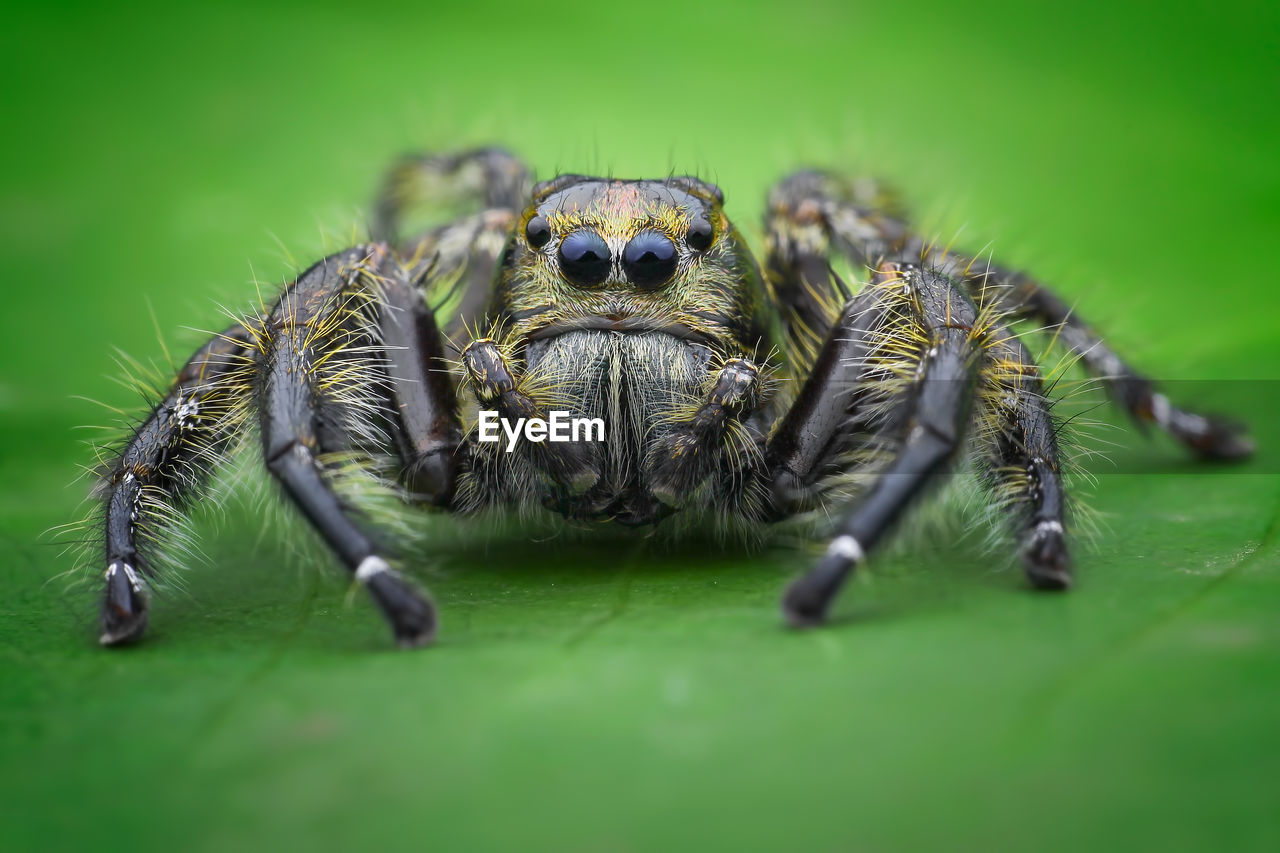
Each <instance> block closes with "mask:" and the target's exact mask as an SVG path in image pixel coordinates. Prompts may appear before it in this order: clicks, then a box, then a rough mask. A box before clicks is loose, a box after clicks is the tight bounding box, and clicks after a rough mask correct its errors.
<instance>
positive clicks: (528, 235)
mask: <svg viewBox="0 0 1280 853" xmlns="http://www.w3.org/2000/svg"><path fill="white" fill-rule="evenodd" d="M524 236H525V239H526V240H528V241H529V245H530V246H532V247H533V248H535V249H541V248H542V247H543V246H545V245H547V243H549V242H551V226H550V225H548V224H547V220H546V219H544V218H542V217H541V216H535V217H533V218H532V219H530V220H529V224H528V225H526V226H525V227H524Z"/></svg>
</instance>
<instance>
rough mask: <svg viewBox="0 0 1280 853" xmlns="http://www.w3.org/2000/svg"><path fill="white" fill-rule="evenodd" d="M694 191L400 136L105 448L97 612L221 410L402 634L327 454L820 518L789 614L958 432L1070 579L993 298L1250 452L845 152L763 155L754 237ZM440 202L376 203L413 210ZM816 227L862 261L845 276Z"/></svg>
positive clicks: (427, 610) (1048, 463)
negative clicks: (561, 429)
mask: <svg viewBox="0 0 1280 853" xmlns="http://www.w3.org/2000/svg"><path fill="white" fill-rule="evenodd" d="M723 201H724V199H723V196H722V194H721V192H720V190H719V189H718V188H717V187H715V186H713V185H712V184H709V183H706V182H704V181H701V180H698V179H696V178H691V177H672V178H667V179H665V180H635V181H633V180H614V179H605V178H592V177H586V176H583V175H561V176H559V177H557V178H554V179H553V180H550V181H545V182H542V183H538V184H534V183H533V182H532V180H531V178H530V173H529V171H528V169H526V168H525V166H524V165H522V164H521V163H520V162H519V161H518V160H516V159H515V158H514V157H512V156H511V155H510V154H507V153H506V152H504V151H501V150H497V149H480V150H474V151H468V152H464V153H460V154H453V155H444V156H422V157H410V158H406V159H405V160H404V161H402V162H401V163H400V164H399V165H398V166H397V167H396V168H395V169H393V170H392V172H391V174H390V176H389V178H388V181H387V183H386V186H385V189H384V192H383V194H382V196H381V199H380V201H379V204H378V207H377V211H376V219H375V226H374V231H375V233H374V241H373V242H370V243H369V244H367V245H362V246H357V247H355V248H352V249H349V250H347V251H343V252H338V253H337V254H334V255H330V256H329V257H327V258H325V259H324V260H322V261H320V262H319V263H317V264H316V265H315V266H313V267H311V268H310V269H308V270H306V271H305V272H304V273H302V275H300V276H299V277H298V278H297V280H296V281H294V282H293V283H292V284H290V285H288V287H286V288H285V290H284V292H283V293H282V294H281V296H280V297H279V298H278V300H276V301H275V303H274V304H273V305H271V306H268V307H266V308H265V309H263V311H261V312H260V313H258V314H257V315H255V316H251V317H248V318H246V319H244V320H242V321H241V322H239V323H237V324H235V325H233V326H232V327H231V328H229V329H227V330H226V331H224V332H223V333H221V334H219V335H216V336H214V337H213V338H212V339H211V340H210V341H209V342H208V343H207V344H205V345H204V346H203V347H202V348H201V349H200V350H199V351H198V352H197V353H196V354H195V355H194V356H193V357H192V358H191V360H190V361H188V362H187V363H186V365H185V366H184V367H183V368H182V369H181V371H180V372H179V373H178V375H177V378H176V380H175V381H174V382H173V384H172V386H171V387H170V389H169V391H168V394H167V396H165V398H164V399H163V400H162V401H161V402H160V403H159V405H157V406H156V407H155V410H154V411H153V412H152V413H151V415H150V417H149V418H148V419H147V420H146V421H145V422H144V423H143V424H142V425H141V426H139V427H138V428H137V429H136V430H134V431H133V432H132V435H131V437H130V438H129V440H128V441H127V443H126V444H125V446H124V448H123V450H122V451H121V452H119V453H118V454H117V455H115V456H114V457H113V459H112V460H111V461H110V463H109V466H108V470H107V471H106V472H105V475H104V476H103V478H102V481H101V492H102V500H101V506H102V511H103V514H102V517H101V524H102V532H103V537H104V539H103V545H104V552H103V553H102V559H103V561H104V562H103V563H102V564H101V567H102V568H104V569H105V575H106V584H105V598H104V601H103V607H102V636H101V641H102V643H103V644H105V645H116V644H121V643H127V642H129V641H132V640H136V639H137V638H138V637H140V636H141V634H142V633H143V631H144V629H145V627H146V623H147V608H148V602H149V588H150V587H151V586H152V585H153V584H154V583H155V580H156V578H157V564H158V563H159V560H158V559H157V557H156V555H157V554H158V553H159V551H160V550H161V549H160V542H161V539H162V534H163V533H164V532H165V530H166V528H167V527H169V526H171V524H172V522H173V521H174V520H175V519H176V518H177V517H178V516H179V513H180V512H181V511H182V510H183V508H185V507H188V506H190V505H191V503H192V502H193V500H195V499H196V496H197V494H198V492H199V490H200V488H201V486H202V484H203V483H204V482H205V481H206V480H207V479H208V478H209V476H210V475H211V474H212V473H213V472H214V471H215V469H217V468H218V467H219V466H220V465H221V464H222V463H223V461H224V460H225V459H226V457H227V456H228V455H229V454H230V453H231V452H232V451H233V450H234V449H235V448H236V446H237V445H238V444H241V443H243V442H241V441H240V438H241V437H242V436H243V435H245V434H246V433H250V434H253V433H255V432H256V434H257V435H258V437H259V438H260V441H261V452H262V458H263V462H264V464H265V465H266V467H267V469H268V470H269V471H270V472H271V474H272V475H273V476H274V478H275V479H276V480H277V481H278V482H279V484H280V486H281V488H282V489H283V492H284V494H285V495H286V496H287V497H288V499H289V500H290V501H291V502H292V503H293V504H294V505H295V506H296V507H297V509H298V510H300V511H301V514H302V516H303V517H305V518H306V519H307V520H308V521H309V522H310V523H311V525H312V526H313V527H314V528H315V529H316V530H317V531H318V532H319V534H320V535H321V537H323V539H324V541H325V542H326V543H327V544H328V546H329V547H330V548H331V549H332V551H333V552H334V554H336V556H337V557H338V559H339V560H340V561H341V562H342V564H343V565H344V566H345V567H346V568H347V570H348V571H350V572H352V573H353V575H354V577H355V578H356V579H357V580H358V581H360V582H361V583H362V584H363V585H364V586H366V587H367V588H368V589H369V592H370V593H371V594H372V596H373V599H374V600H375V601H376V602H377V604H378V606H379V607H380V608H381V609H382V611H383V613H384V614H385V615H386V618H387V620H388V621H389V622H390V624H391V628H392V630H393V631H394V633H395V636H396V639H397V640H398V641H399V642H400V643H401V644H404V645H420V644H423V643H425V642H427V641H428V640H430V638H431V636H432V635H433V633H434V629H435V626H436V617H435V612H434V609H433V607H432V605H431V604H430V602H429V600H428V599H427V598H426V597H425V596H424V594H423V593H422V592H421V591H420V590H419V589H418V587H417V586H416V585H415V584H414V583H412V582H410V581H409V580H408V579H407V578H406V577H405V576H404V575H403V574H401V573H400V572H398V571H396V570H395V569H394V568H392V566H391V563H392V562H395V561H396V560H398V559H406V558H410V559H411V558H412V557H414V556H415V555H414V554H406V553H400V552H398V549H397V545H398V544H402V543H398V542H397V539H396V537H394V536H390V535H388V534H386V533H385V532H383V531H382V530H381V529H380V527H379V525H378V524H377V523H376V515H375V514H371V513H369V512H366V508H365V507H364V506H362V504H361V502H360V500H359V499H358V498H356V497H353V496H352V494H351V493H350V492H348V491H344V489H343V488H342V485H341V483H342V481H343V480H344V479H348V478H345V474H347V473H350V472H351V471H352V470H355V471H357V472H363V473H367V474H369V476H370V477H372V478H374V479H379V478H381V480H388V479H390V480H394V481H396V482H397V483H398V488H399V494H400V495H401V497H403V499H404V500H406V501H408V502H410V503H413V504H417V505H420V506H422V507H424V508H429V509H434V510H437V511H453V512H459V513H470V512H475V511H477V510H480V509H482V508H486V507H512V508H517V509H520V510H522V511H526V512H527V511H536V512H550V513H553V514H559V515H562V516H564V517H566V518H569V519H579V520H582V521H584V522H591V521H596V522H606V521H613V522H618V523H621V524H628V525H655V524H659V523H664V520H665V519H667V518H668V517H670V516H675V517H676V519H678V518H695V519H701V520H702V521H703V522H705V521H707V520H708V519H710V520H719V521H723V520H726V519H732V520H737V521H739V522H742V523H744V524H745V526H747V527H752V526H757V525H759V524H761V523H771V522H777V521H781V520H783V519H787V518H790V517H794V516H797V515H800V514H804V513H809V514H812V515H814V516H818V517H826V518H830V519H834V527H833V528H831V527H829V528H828V533H827V535H828V537H829V543H828V545H827V547H826V551H825V554H824V556H822V557H821V558H820V559H819V560H818V561H817V564H816V565H815V566H814V567H813V568H812V569H811V570H810V571H809V572H807V573H806V574H804V575H802V576H801V577H800V578H799V579H798V580H796V581H795V582H793V583H792V584H791V586H790V587H789V588H788V589H787V591H786V594H785V596H784V598H783V610H784V613H785V615H786V618H787V620H788V621H790V622H791V623H792V624H796V625H812V624H816V623H819V622H821V621H822V620H823V618H824V616H825V614H826V612H827V610H828V608H829V606H830V605H831V602H832V599H833V598H834V597H835V595H836V593H837V591H838V590H839V588H840V586H841V584H842V583H843V582H844V580H845V579H846V578H847V577H848V575H849V574H850V572H851V571H852V570H853V569H854V568H855V567H856V566H858V565H859V564H860V563H862V562H863V561H864V560H865V559H866V558H867V554H868V553H869V552H870V551H871V550H872V548H874V547H875V546H876V545H877V544H879V543H880V541H881V540H882V539H883V538H884V537H885V535H886V533H887V532H888V531H889V529H890V527H891V526H892V525H893V524H894V522H895V521H896V520H897V519H898V518H899V517H901V516H902V515H903V513H904V512H905V511H906V510H907V509H908V508H909V507H910V505H911V504H912V503H913V501H915V500H916V499H917V498H918V496H919V495H921V493H922V492H923V491H924V489H925V488H926V486H928V485H929V483H930V482H931V481H933V480H935V479H937V478H938V477H939V475H940V474H942V473H943V472H945V471H946V470H947V469H948V467H949V466H950V465H952V463H953V462H954V460H955V459H956V457H957V455H958V454H959V453H960V452H961V451H962V450H963V449H965V448H968V449H969V450H970V451H971V452H972V454H973V457H974V460H975V461H976V464H977V466H978V470H979V471H980V472H981V475H982V479H983V481H984V482H985V483H986V485H987V486H988V487H989V490H990V495H991V500H992V501H993V502H994V503H996V504H998V505H999V506H1000V507H1002V509H1003V510H1004V511H1005V513H1006V514H1007V516H1008V523H1009V524H1010V525H1012V528H1013V530H1014V531H1015V534H1016V536H1017V537H1018V539H1019V541H1020V553H1021V557H1022V562H1023V564H1024V567H1025V570H1026V575H1027V577H1028V578H1029V579H1030V582H1031V584H1032V585H1033V586H1034V587H1037V588H1040V589H1064V588H1066V587H1068V586H1069V585H1070V583H1071V574H1070V560H1069V558H1068V548H1067V530H1066V528H1067V523H1068V518H1067V517H1066V496H1065V495H1064V492H1063V484H1062V474H1061V466H1060V458H1059V449H1058V444H1057V425H1056V424H1055V422H1054V420H1053V418H1052V417H1051V415H1050V411H1049V401H1048V400H1047V399H1046V396H1045V391H1044V388H1043V385H1042V379H1041V376H1040V374H1039V372H1038V370H1037V367H1036V364H1035V362H1034V360H1033V359H1032V357H1031V356H1030V354H1029V352H1028V349H1027V347H1026V346H1025V345H1024V343H1023V342H1022V340H1021V339H1020V337H1019V335H1018V334H1016V333H1015V332H1013V331H1011V324H1014V323H1022V322H1025V323H1026V324H1027V325H1030V326H1033V327H1035V328H1038V329H1040V330H1047V331H1048V332H1049V333H1050V334H1052V335H1053V336H1054V337H1055V338H1056V340H1057V342H1058V343H1060V344H1061V345H1062V346H1063V347H1065V348H1066V349H1067V350H1069V351H1070V352H1071V353H1073V354H1074V355H1075V356H1076V357H1077V358H1078V359H1079V361H1080V362H1082V363H1083V365H1084V366H1085V368H1086V369H1087V370H1089V371H1091V372H1092V373H1094V374H1096V375H1097V376H1098V377H1100V378H1101V380H1102V381H1104V382H1105V384H1106V385H1107V387H1108V388H1109V390H1110V392H1111V394H1112V396H1113V397H1114V398H1115V400H1116V401H1117V402H1118V403H1119V404H1120V405H1122V406H1124V408H1125V409H1127V410H1128V412H1129V413H1130V415H1132V416H1133V417H1134V418H1135V419H1137V420H1138V421H1139V422H1144V423H1154V424H1156V425H1158V426H1159V427H1161V428H1163V429H1164V430H1165V431H1167V432H1168V433H1169V434H1171V435H1172V436H1174V437H1175V438H1177V439H1178V440H1180V441H1181V442H1182V443H1183V444H1185V445H1186V446H1187V447H1188V448H1189V449H1190V450H1191V451H1192V452H1193V453H1196V454H1198V455H1199V456H1201V457H1204V458H1206V459H1216V460H1223V459H1238V458H1242V457H1244V456H1247V455H1248V454H1249V453H1250V450H1251V445H1250V443H1249V441H1248V439H1247V438H1246V437H1245V436H1244V435H1243V433H1242V432H1241V431H1240V430H1239V429H1238V428H1237V427H1234V426H1231V425H1228V424H1226V423H1224V422H1222V421H1219V420H1216V419H1214V418H1210V417H1206V416H1202V415H1197V414H1193V413H1191V412H1188V411H1185V410H1183V409H1180V408H1178V407H1176V406H1174V405H1173V404H1172V403H1171V402H1170V401H1169V400H1168V399H1167V398H1166V397H1165V396H1163V395H1162V394H1160V393H1159V392H1158V391H1157V390H1156V389H1155V387H1154V386H1153V384H1152V382H1151V381H1149V380H1148V379H1145V378H1143V377H1142V376H1140V375H1138V374H1137V373H1136V372H1135V371H1134V370H1132V369H1131V368H1130V367H1129V366H1128V365H1126V364H1125V362H1124V361H1122V360H1121V359H1120V358H1119V357H1118V356H1116V355H1115V353H1113V352H1112V351H1111V350H1110V349H1108V348H1107V347H1106V346H1105V345H1104V344H1103V343H1102V341H1101V340H1100V339H1099V338H1098V336H1097V335H1096V334H1095V333H1094V332H1093V331H1092V330H1091V329H1090V328H1089V326H1087V325H1086V324H1085V323H1084V322H1083V321H1082V320H1081V319H1080V318H1079V317H1078V316H1076V315H1074V314H1073V313H1072V312H1071V311H1070V310H1069V309H1068V307H1067V305H1066V304H1064V302H1063V301H1062V300H1061V299H1059V298H1058V297H1057V296H1054V295H1053V294H1052V293H1051V292H1049V291H1048V290H1046V289H1045V288H1044V287H1042V286H1041V285H1040V284H1038V283H1037V282H1035V281H1034V280H1033V279H1031V278H1030V277H1028V276H1027V275H1025V274H1023V273H1020V272H1014V271H1011V270H1008V269H1005V268H1002V267H999V266H995V265H992V264H988V263H985V262H975V260H974V258H973V257H972V256H965V255H964V254H962V253H954V252H943V251H941V250H936V249H934V248H933V247H932V246H931V245H929V244H927V243H926V242H925V241H923V240H921V239H920V238H919V237H918V236H917V235H915V234H913V233H912V232H911V230H910V229H909V228H908V226H907V225H906V224H905V223H904V221H903V219H902V218H901V216H900V215H899V214H898V213H896V206H895V205H894V204H893V202H892V199H891V198H890V197H889V196H888V194H887V192H886V191H885V189H884V188H883V186H881V185H879V184H877V183H876V182H874V181H867V180H858V181H847V180H843V179H841V178H840V177H838V176H835V175H831V174H826V173H820V172H813V171H806V172H800V173H797V174H794V175H792V176H790V177H788V178H786V179H785V180H783V181H782V182H781V183H779V184H778V185H777V186H776V187H775V188H774V189H773V191H772V193H771V194H770V197H769V201H768V212H767V215H766V221H765V233H766V235H767V236H766V257H765V263H764V265H763V267H762V266H761V265H760V264H758V263H757V261H756V259H755V258H754V257H753V256H752V254H751V252H750V251H749V250H748V248H747V245H746V243H745V242H744V240H743V238H742V236H741V234H740V233H739V232H738V231H737V230H736V229H735V228H734V226H733V225H732V224H731V223H730V222H729V220H728V219H727V218H726V217H725V214H724V208H723ZM466 205H470V206H471V208H472V212H471V213H470V214H469V215H462V216H461V217H460V218H457V219H455V220H453V221H449V222H447V223H445V224H443V225H438V226H436V227H433V228H430V229H427V230H425V231H424V232H423V233H418V234H404V233H401V232H402V231H403V230H405V229H404V226H403V223H404V221H405V220H406V218H407V216H408V214H409V213H410V212H412V211H414V210H421V209H422V208H423V207H424V206H425V207H426V208H434V209H436V210H440V209H443V208H446V207H447V208H448V209H450V210H457V209H459V208H460V207H462V206H466ZM835 259H839V260H841V261H842V262H843V263H847V264H848V265H849V266H848V268H849V269H851V270H853V272H854V275H852V276H846V277H847V278H865V279H866V282H865V284H863V285H862V286H861V287H859V288H857V290H856V292H850V289H849V287H848V286H847V285H846V284H845V280H844V278H842V277H841V276H839V275H837V274H836V273H835V271H834V270H833V267H832V261H833V260H835ZM862 272H865V275H860V273H862ZM446 317H447V320H446V319H445V318H446ZM477 329H479V330H484V331H483V334H476V333H474V332H473V331H470V330H477ZM481 412H492V413H494V415H493V416H496V417H498V418H500V419H504V420H506V421H507V422H508V423H518V422H519V419H521V418H524V419H534V418H544V419H545V418H547V417H548V416H549V415H551V413H553V412H564V413H567V414H568V415H570V416H573V417H581V418H591V419H600V420H601V421H602V422H603V425H604V436H603V440H602V441H592V442H589V441H585V440H579V441H566V442H551V441H537V440H536V438H537V437H538V436H537V435H535V434H534V433H533V432H532V431H527V432H525V436H526V440H524V441H517V442H515V444H514V447H513V448H512V449H511V450H510V452H508V449H507V447H508V442H507V440H506V439H505V438H504V439H503V440H501V441H498V442H496V443H490V442H485V441H480V440H478V438H479V436H478V433H479V430H478V429H477V421H478V418H479V417H480V413H481ZM491 417H492V416H491ZM251 427H254V428H256V429H251ZM596 437H598V436H596ZM580 438H585V436H580ZM388 474H389V475H388ZM676 519H673V521H675V520H676ZM665 523H666V524H670V523H672V522H665ZM403 550H404V549H403V548H400V549H399V551H403Z"/></svg>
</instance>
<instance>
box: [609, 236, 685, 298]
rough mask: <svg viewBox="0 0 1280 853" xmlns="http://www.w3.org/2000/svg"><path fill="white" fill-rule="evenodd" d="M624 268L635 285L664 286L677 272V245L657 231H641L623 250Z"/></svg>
mask: <svg viewBox="0 0 1280 853" xmlns="http://www.w3.org/2000/svg"><path fill="white" fill-rule="evenodd" d="M622 268H623V269H625V270H626V271H627V278H629V279H631V281H632V283H633V284H638V285H640V286H641V287H656V286H657V285H659V284H663V283H665V282H666V281H667V279H669V278H671V274H672V273H674V272H675V271H676V244H675V243H672V242H671V241H670V240H668V239H667V238H666V237H664V236H663V235H661V234H659V233H658V232H657V231H641V232H640V233H639V234H637V235H636V236H634V237H632V238H631V242H630V243H628V244H627V248H625V249H623V250H622Z"/></svg>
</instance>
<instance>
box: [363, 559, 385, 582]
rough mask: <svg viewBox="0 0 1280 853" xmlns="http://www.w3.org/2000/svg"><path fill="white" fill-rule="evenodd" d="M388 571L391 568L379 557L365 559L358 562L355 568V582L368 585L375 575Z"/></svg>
mask: <svg viewBox="0 0 1280 853" xmlns="http://www.w3.org/2000/svg"><path fill="white" fill-rule="evenodd" d="M389 571H391V567H390V566H388V565H387V561H386V560H384V559H382V558H381V557H373V556H370V557H365V558H364V559H363V560H362V561H361V562H360V565H359V566H357V567H356V580H358V581H360V583H368V582H369V581H370V580H372V579H373V577H374V576H375V575H380V574H382V573H383V572H389Z"/></svg>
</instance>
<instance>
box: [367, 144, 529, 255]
mask: <svg viewBox="0 0 1280 853" xmlns="http://www.w3.org/2000/svg"><path fill="white" fill-rule="evenodd" d="M532 181H533V179H532V176H531V175H530V173H529V168H528V167H527V166H526V165H525V164H524V163H522V162H521V161H520V160H519V159H518V158H517V157H516V156H515V155H513V154H511V153H510V152H509V151H505V150H503V149H501V148H474V149H471V150H468V151H458V152H450V153H444V154H407V155H405V156H403V157H401V158H400V159H399V160H397V161H396V162H395V163H394V164H393V165H392V167H391V168H390V169H389V170H388V172H387V175H386V177H385V178H384V180H383V184H382V189H381V190H380V192H379V193H378V200H377V203H376V205H375V207H374V221H373V225H372V232H373V238H374V239H375V240H380V241H384V242H387V243H390V244H391V245H393V246H397V247H398V248H402V247H401V246H399V241H400V240H403V239H405V238H407V237H411V236H412V235H411V234H406V233H404V232H405V231H406V230H408V229H407V228H406V224H405V219H406V218H407V217H408V216H409V215H410V214H411V213H413V212H414V210H415V209H417V208H420V207H430V208H431V209H432V210H433V211H434V212H436V213H437V214H441V213H443V214H444V215H445V216H446V218H449V219H453V218H458V217H460V216H463V215H466V214H468V213H474V212H477V211H479V210H491V209H506V210H519V209H520V208H522V207H524V205H525V204H526V203H527V201H528V199H529V193H530V190H531V188H532ZM450 208H452V210H451V209H450Z"/></svg>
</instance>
